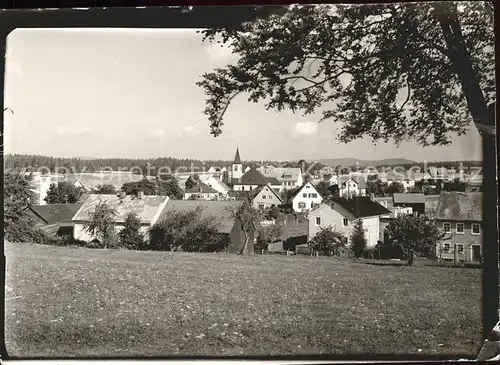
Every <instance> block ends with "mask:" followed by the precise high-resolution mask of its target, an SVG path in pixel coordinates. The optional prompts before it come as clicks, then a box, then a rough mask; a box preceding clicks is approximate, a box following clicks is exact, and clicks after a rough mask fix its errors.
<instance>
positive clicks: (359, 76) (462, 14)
mask: <svg viewBox="0 0 500 365" xmlns="http://www.w3.org/2000/svg"><path fill="white" fill-rule="evenodd" d="M457 4H458V3H439V2H429V3H409V4H401V3H399V4H398V3H394V4H380V5H370V6H367V5H363V6H356V5H349V6H343V5H335V6H331V5H294V6H289V7H287V8H286V9H285V10H284V11H280V12H275V13H273V14H271V15H269V16H265V17H257V18H256V19H254V20H252V21H247V22H244V23H243V24H242V25H241V28H239V29H235V28H231V27H227V28H225V29H208V30H205V31H203V33H204V38H203V39H204V40H208V41H215V40H217V39H220V40H219V42H220V43H221V45H227V46H229V47H231V50H232V52H233V53H234V54H236V55H237V56H238V57H239V60H238V61H237V62H236V64H234V65H227V66H226V67H224V68H217V69H215V70H214V71H213V72H210V73H206V74H204V75H203V76H202V80H201V81H199V82H198V83H197V85H198V86H200V87H202V88H203V89H204V91H205V93H206V95H207V100H206V109H205V111H204V112H205V114H206V115H207V116H208V118H209V120H210V126H211V133H212V134H213V135H215V136H217V135H219V134H220V133H221V132H222V126H223V125H224V123H223V117H224V115H225V113H226V111H227V109H228V107H229V105H230V103H231V102H232V100H233V99H234V98H235V97H236V96H237V95H239V94H242V93H245V94H247V95H248V100H249V101H251V102H258V101H263V102H264V103H265V105H266V108H267V109H274V110H277V111H281V110H284V109H289V110H292V111H293V112H297V111H301V112H303V114H304V115H308V114H313V113H315V112H317V111H318V108H319V107H322V112H321V116H320V117H318V118H319V121H323V120H326V119H331V120H333V121H334V122H335V123H338V124H340V126H341V128H340V134H339V136H338V138H339V140H340V141H341V142H349V141H352V140H355V139H358V138H361V137H363V136H370V137H371V138H372V139H373V140H374V141H378V140H384V141H386V142H387V141H389V140H390V139H393V140H394V141H395V142H396V143H399V142H401V141H402V140H405V139H409V138H411V139H415V140H417V141H418V142H419V143H420V144H421V145H424V146H427V145H444V144H448V143H449V142H450V139H449V132H452V133H456V134H464V133H465V132H466V130H467V128H468V126H469V124H470V114H469V112H470V113H471V114H472V117H473V118H474V121H475V122H478V120H479V119H482V118H483V117H484V116H485V110H486V105H487V103H489V102H491V101H493V100H494V98H495V81H494V36H493V35H494V32H493V11H492V8H491V4H489V3H487V2H464V3H460V5H457ZM447 26H449V27H448V28H447ZM464 50H465V51H466V54H465V57H464V54H463V51H464ZM460 52H462V53H460ZM469 59H470V62H469ZM464 60H465V61H467V62H469V63H467V62H466V63H464V62H465V61H464ZM469 64H471V65H472V68H471V70H469V69H467V66H468V65H469ZM469 71H470V72H469ZM467 72H469V73H470V74H468V73H467ZM467 80H472V81H471V82H475V83H476V84H477V85H478V87H476V88H475V89H474V85H472V86H470V85H469V86H467V85H468V83H469V81H467ZM464 83H466V84H467V85H466V86H465V87H464ZM477 90H479V91H480V94H482V95H478V94H477ZM481 91H482V92H481ZM478 98H479V99H481V98H482V100H479V101H478ZM474 100H475V101H474ZM471 103H474V105H479V106H478V107H476V110H472V109H471ZM483 104H484V105H483ZM483 119H484V118H483Z"/></svg>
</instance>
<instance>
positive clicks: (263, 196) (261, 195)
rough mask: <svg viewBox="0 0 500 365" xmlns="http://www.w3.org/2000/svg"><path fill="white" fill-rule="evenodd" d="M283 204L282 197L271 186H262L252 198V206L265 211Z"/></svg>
mask: <svg viewBox="0 0 500 365" xmlns="http://www.w3.org/2000/svg"><path fill="white" fill-rule="evenodd" d="M280 204H281V197H280V195H279V193H278V192H276V190H274V189H273V188H272V187H271V185H264V186H260V187H258V188H257V190H255V192H254V193H253V197H252V205H253V207H254V208H256V209H259V210H263V209H266V208H269V207H271V206H273V205H274V206H276V207H277V206H278V205H280Z"/></svg>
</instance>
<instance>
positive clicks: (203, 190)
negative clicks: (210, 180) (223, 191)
mask: <svg viewBox="0 0 500 365" xmlns="http://www.w3.org/2000/svg"><path fill="white" fill-rule="evenodd" d="M218 198H219V192H218V191H217V190H215V189H213V188H211V187H210V186H208V185H207V184H205V183H202V182H201V181H198V183H197V184H196V185H194V186H192V187H191V188H190V189H186V191H185V192H184V200H189V199H193V200H198V199H199V200H215V199H218Z"/></svg>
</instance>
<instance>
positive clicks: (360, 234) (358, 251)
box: [350, 219, 367, 258]
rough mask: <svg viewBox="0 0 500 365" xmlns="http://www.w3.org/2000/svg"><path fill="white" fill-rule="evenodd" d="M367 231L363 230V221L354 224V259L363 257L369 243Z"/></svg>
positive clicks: (359, 220)
mask: <svg viewBox="0 0 500 365" xmlns="http://www.w3.org/2000/svg"><path fill="white" fill-rule="evenodd" d="M365 231H366V230H365V229H363V221H362V220H361V219H358V220H356V221H355V222H354V229H353V231H352V234H351V247H350V248H351V251H352V253H353V254H354V257H356V258H358V257H361V255H362V254H363V251H364V250H365V248H366V245H367V242H366V237H365Z"/></svg>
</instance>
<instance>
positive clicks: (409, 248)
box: [385, 214, 445, 265]
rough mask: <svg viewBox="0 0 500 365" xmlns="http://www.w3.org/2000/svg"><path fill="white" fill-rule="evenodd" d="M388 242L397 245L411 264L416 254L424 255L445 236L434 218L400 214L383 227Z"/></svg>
mask: <svg viewBox="0 0 500 365" xmlns="http://www.w3.org/2000/svg"><path fill="white" fill-rule="evenodd" d="M385 231H386V232H387V236H388V240H389V243H390V244H392V245H399V246H400V247H401V248H402V249H403V252H404V254H405V258H406V259H407V260H408V265H412V264H413V259H414V257H415V255H416V254H420V255H425V254H428V253H430V252H431V250H433V249H434V248H435V247H436V244H437V242H438V241H439V240H441V239H443V238H444V237H445V234H444V232H443V231H441V230H440V229H439V228H437V226H436V223H435V221H434V220H432V219H430V218H429V217H427V216H425V215H423V214H421V215H417V216H414V215H409V214H408V215H407V214H401V215H398V216H397V217H396V218H395V219H393V220H392V221H391V222H390V223H389V225H388V226H387V227H386V228H385Z"/></svg>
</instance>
